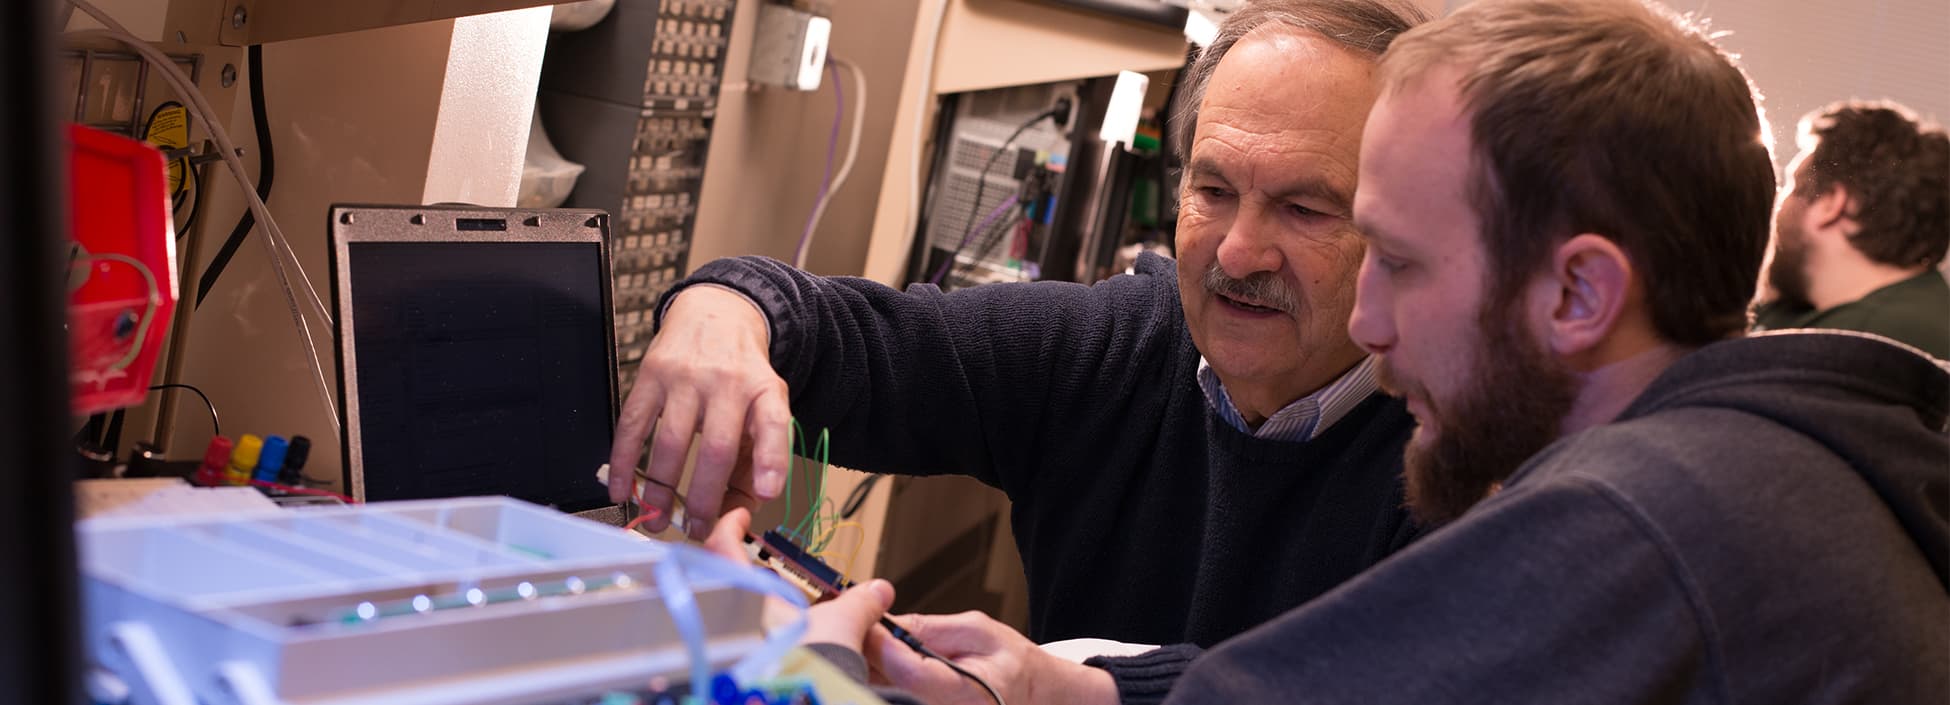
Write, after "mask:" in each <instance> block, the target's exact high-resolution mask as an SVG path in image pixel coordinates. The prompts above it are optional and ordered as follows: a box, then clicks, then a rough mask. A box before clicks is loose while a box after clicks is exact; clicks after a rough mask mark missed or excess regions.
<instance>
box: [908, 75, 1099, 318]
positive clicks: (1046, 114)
mask: <svg viewBox="0 0 1950 705" xmlns="http://www.w3.org/2000/svg"><path fill="white" fill-rule="evenodd" d="M1060 110H1068V108H1067V106H1065V107H1062V108H1050V109H1049V110H1045V111H1043V112H1040V113H1036V116H1035V117H1032V118H1029V120H1028V121H1025V122H1024V123H1022V125H1020V126H1018V127H1017V128H1016V131H1015V132H1011V133H1009V139H1006V140H1002V146H1000V147H996V148H995V151H994V152H991V153H990V154H989V159H988V161H987V162H984V163H983V164H982V175H981V176H979V177H976V179H975V200H974V202H972V203H969V204H968V218H967V220H966V221H965V222H966V223H967V224H966V225H963V226H962V230H963V231H965V232H964V233H963V234H962V236H961V241H960V242H957V243H955V249H954V251H953V252H950V253H948V259H947V260H946V261H943V262H942V263H941V267H940V268H939V269H937V270H935V273H934V278H933V280H932V281H933V282H934V283H936V284H939V283H941V281H942V278H943V277H946V276H948V270H949V269H950V268H953V267H954V266H955V258H956V257H960V256H961V251H962V250H964V249H966V248H967V247H968V241H970V240H973V239H975V226H977V225H980V223H977V222H976V220H975V219H976V217H977V216H979V215H981V212H982V194H983V192H985V191H987V190H988V187H989V171H991V170H993V169H994V168H995V162H996V160H998V159H1001V158H1002V155H1003V154H1008V153H1010V151H1009V148H1010V147H1011V146H1012V145H1014V144H1015V143H1016V138H1017V137H1021V136H1022V133H1023V132H1024V131H1026V130H1028V129H1029V128H1031V127H1034V126H1035V125H1036V123H1039V122H1042V121H1043V119H1044V118H1050V117H1056V116H1057V115H1058V114H1059V111H1060Z"/></svg>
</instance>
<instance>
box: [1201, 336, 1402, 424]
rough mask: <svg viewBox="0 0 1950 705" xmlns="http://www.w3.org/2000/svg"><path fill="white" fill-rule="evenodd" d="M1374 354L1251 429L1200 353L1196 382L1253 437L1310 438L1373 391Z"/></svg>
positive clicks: (1224, 413) (1221, 415)
mask: <svg viewBox="0 0 1950 705" xmlns="http://www.w3.org/2000/svg"><path fill="white" fill-rule="evenodd" d="M1374 366H1375V358H1374V356H1373V355H1369V356H1367V357H1364V358H1361V362H1360V363H1358V364H1356V365H1355V366H1354V369H1351V370H1348V371H1347V373H1346V374H1343V375H1341V376H1340V378H1339V379H1336V380H1334V381H1332V382H1329V383H1328V384H1327V386H1325V387H1321V388H1320V389H1319V390H1318V391H1315V392H1314V393H1312V394H1309V395H1307V396H1304V397H1301V398H1300V399H1299V400H1297V401H1295V402H1293V403H1291V404H1288V405H1286V408H1283V409H1280V410H1279V411H1276V412H1274V413H1273V415H1272V416H1270V417H1268V418H1267V419H1266V422H1265V423H1262V424H1260V425H1259V430H1257V431H1255V430H1253V429H1252V428H1249V427H1248V426H1247V425H1246V419H1245V417H1242V416H1240V415H1239V409H1238V408H1237V407H1234V406H1233V405H1232V397H1231V396H1230V395H1227V394H1226V388H1225V385H1223V384H1220V383H1219V373H1218V372H1215V371H1213V369H1212V365H1211V364H1210V363H1207V362H1206V361H1205V358H1204V356H1200V357H1199V359H1198V386H1199V389H1203V390H1205V402H1206V403H1208V404H1211V405H1212V410H1213V411H1216V412H1218V413H1219V418H1221V419H1225V422H1226V423H1227V424H1230V425H1231V426H1232V427H1233V428H1236V429H1239V430H1240V431H1242V432H1244V433H1247V434H1250V435H1252V436H1253V437H1255V438H1262V439H1265V440H1269V441H1289V442H1291V441H1310V440H1313V439H1314V438H1315V437H1317V436H1319V435H1320V434H1322V433H1326V432H1327V429H1328V428H1330V427H1332V426H1333V425H1334V422H1336V421H1339V420H1341V417H1343V416H1346V415H1347V412H1349V411H1353V410H1354V407H1355V406H1356V405H1358V404H1360V403H1361V401H1362V400H1364V399H1367V398H1368V395H1370V394H1373V393H1374V391H1375V390H1376V389H1378V388H1379V387H1378V385H1376V383H1375V378H1374Z"/></svg>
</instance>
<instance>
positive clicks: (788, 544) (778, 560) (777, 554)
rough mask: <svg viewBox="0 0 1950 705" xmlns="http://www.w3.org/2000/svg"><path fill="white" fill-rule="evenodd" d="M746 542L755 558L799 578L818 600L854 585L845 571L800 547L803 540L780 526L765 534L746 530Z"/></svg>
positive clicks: (827, 597) (762, 563)
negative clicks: (781, 530) (796, 540)
mask: <svg viewBox="0 0 1950 705" xmlns="http://www.w3.org/2000/svg"><path fill="white" fill-rule="evenodd" d="M745 543H746V544H747V546H748V549H747V550H749V551H752V552H753V560H755V561H757V562H758V563H759V564H760V565H764V566H766V567H769V568H772V569H773V570H783V571H784V572H785V573H786V574H787V575H789V576H792V577H793V578H797V579H798V582H799V583H802V587H805V588H808V595H809V596H810V597H812V598H813V599H814V600H815V601H817V600H826V599H831V598H832V597H833V596H834V595H838V594H840V593H842V592H845V591H846V589H847V588H850V587H853V582H852V581H850V580H847V579H846V576H845V575H841V574H840V572H839V571H838V570H835V569H834V568H833V567H832V566H830V565H827V564H826V561H824V560H821V559H820V558H819V557H818V556H815V555H813V554H812V553H810V552H808V551H806V549H804V548H800V547H799V544H796V543H793V542H792V540H791V539H788V538H786V537H785V535H784V534H781V533H779V531H778V530H777V529H773V530H771V531H767V532H765V535H763V536H752V535H751V534H746V535H745Z"/></svg>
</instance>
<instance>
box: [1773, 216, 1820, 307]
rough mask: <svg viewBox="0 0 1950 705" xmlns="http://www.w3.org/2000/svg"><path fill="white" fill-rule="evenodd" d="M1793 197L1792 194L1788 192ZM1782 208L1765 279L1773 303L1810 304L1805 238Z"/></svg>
mask: <svg viewBox="0 0 1950 705" xmlns="http://www.w3.org/2000/svg"><path fill="white" fill-rule="evenodd" d="M1790 198H1792V196H1790ZM1788 213H1789V211H1788V210H1787V209H1785V208H1784V209H1782V215H1781V216H1780V217H1779V218H1777V222H1776V224H1775V234H1774V258H1773V260H1772V261H1770V262H1768V264H1767V283H1768V285H1770V286H1772V287H1774V293H1775V299H1774V301H1775V302H1776V303H1779V304H1781V305H1785V306H1788V307H1789V308H1813V305H1812V304H1810V303H1809V302H1808V238H1807V233H1805V232H1803V231H1802V230H1801V226H1799V225H1797V224H1795V223H1794V222H1793V219H1792V218H1790V217H1789V216H1788Z"/></svg>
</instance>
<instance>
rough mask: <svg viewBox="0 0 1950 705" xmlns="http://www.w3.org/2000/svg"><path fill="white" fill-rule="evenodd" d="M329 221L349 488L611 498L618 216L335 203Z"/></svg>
mask: <svg viewBox="0 0 1950 705" xmlns="http://www.w3.org/2000/svg"><path fill="white" fill-rule="evenodd" d="M330 228H331V229H330V235H331V246H332V260H331V262H332V267H333V276H332V290H333V294H332V298H333V300H334V302H335V303H336V306H337V310H338V315H337V316H336V323H337V325H338V332H339V336H338V341H339V357H340V375H339V377H340V385H339V388H340V389H341V390H342V391H343V396H344V400H345V403H344V404H343V410H344V413H345V439H344V443H345V455H344V457H345V472H346V476H345V485H344V486H345V487H347V488H350V490H351V491H350V492H349V494H351V495H352V497H354V498H356V499H357V500H359V501H385V500H396V499H426V498H433V497H464V496H472V495H487V494H494V495H506V496H510V497H515V498H517V499H522V500H526V501H530V502H535V503H537V504H545V505H549V506H554V507H556V508H558V509H562V510H564V511H568V512H577V511H582V510H585V509H591V508H594V507H598V506H602V505H605V504H608V503H609V497H608V493H607V491H606V490H605V489H604V487H603V486H602V485H599V484H597V483H594V482H590V481H589V475H588V469H589V468H592V467H595V466H596V465H598V464H600V463H602V462H603V460H604V459H605V457H606V456H607V455H608V453H609V445H610V435H611V433H612V432H613V431H614V424H615V421H616V409H617V407H618V403H617V399H616V397H617V391H616V377H615V369H616V368H615V364H616V359H615V347H614V345H615V344H614V340H613V338H612V335H613V330H612V329H611V326H610V325H609V323H610V319H609V315H608V312H609V310H610V290H609V283H610V278H609V254H608V253H609V250H608V247H607V241H608V239H609V218H608V216H607V215H605V214H603V213H602V212H601V211H596V210H585V209H519V208H517V209H500V208H476V207H434V206H349V205H340V206H335V207H333V209H332V211H331V226H330Z"/></svg>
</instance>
